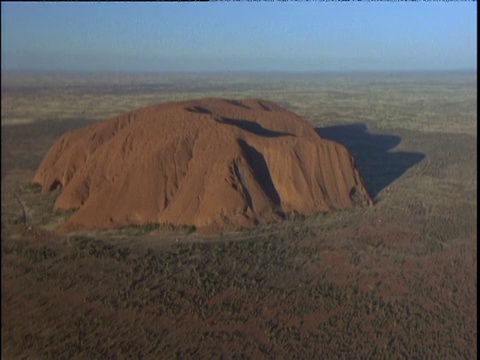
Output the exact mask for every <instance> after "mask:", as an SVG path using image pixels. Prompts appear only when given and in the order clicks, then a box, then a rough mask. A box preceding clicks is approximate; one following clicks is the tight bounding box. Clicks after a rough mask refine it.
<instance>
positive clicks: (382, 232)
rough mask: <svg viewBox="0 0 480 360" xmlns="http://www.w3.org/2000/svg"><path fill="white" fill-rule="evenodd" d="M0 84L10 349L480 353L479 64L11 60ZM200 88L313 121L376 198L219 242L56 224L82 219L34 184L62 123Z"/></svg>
mask: <svg viewBox="0 0 480 360" xmlns="http://www.w3.org/2000/svg"><path fill="white" fill-rule="evenodd" d="M1 86H2V95H1V105H2V106H1V124H2V356H4V357H7V358H24V357H32V358H61V357H68V358H72V357H73V358H115V357H129V358H158V357H159V356H163V357H166V358H174V357H177V358H204V357H212V356H213V357H221V356H223V357H226V358H235V356H237V357H238V358H240V354H244V355H245V356H246V357H247V358H294V357H295V356H298V357H299V358H352V357H353V358H415V357H418V358H439V359H440V358H442V359H446V358H466V359H470V358H472V359H473V358H476V357H477V344H476V338H477V320H476V318H477V317H476V314H477V296H476V292H477V272H476V266H477V256H476V254H477V252H476V250H477V227H476V224H477V200H476V199H477V180H476V175H477V163H476V158H477V155H476V152H477V145H476V144H477V135H476V133H477V75H476V72H449V73H447V72H429V73H426V72H425V73H421V72H416V73H413V72H411V73H368V74H366V73H358V74H355V73H349V74H340V73H323V74H322V73H308V74H307V73H305V74H286V73H270V74H52V73H51V74H33V73H30V74H27V73H23V74H21V73H5V74H2V84H1ZM203 97H223V98H231V99H243V98H261V99H266V100H270V101H273V102H275V103H277V104H279V105H282V106H284V107H286V108H288V109H290V110H291V111H293V112H295V113H296V114H298V115H300V116H302V117H304V118H305V119H306V120H308V121H309V122H311V123H312V125H313V126H315V127H316V128H317V132H318V133H319V135H320V136H322V137H325V138H328V139H332V140H335V141H338V142H340V143H342V144H344V145H345V146H346V147H347V148H348V149H349V150H350V152H351V154H352V155H353V156H354V158H355V162H356V165H357V166H358V168H359V170H360V173H361V175H362V176H363V179H364V181H365V184H366V187H367V189H368V190H369V191H370V193H371V195H372V197H374V198H375V204H374V206H371V207H366V208H361V209H356V210H354V211H340V212H335V213H331V214H319V215H318V216H314V217H310V218H306V219H304V218H302V217H299V218H292V219H288V220H286V221H284V222H282V223H280V224H265V225H261V226H259V227H258V228H257V229H255V230H245V231H240V232H236V233H231V234H224V235H221V236H216V237H209V238H206V237H201V236H199V235H197V234H195V233H187V232H185V231H182V230H175V229H162V228H160V229H151V228H138V227H131V228H127V229H120V230H115V231H98V232H95V233H81V234H72V235H70V236H60V235H58V234H55V233H54V232H52V231H51V229H52V228H53V227H54V225H55V224H58V223H59V222H60V221H63V220H64V219H65V217H66V216H68V214H57V213H55V212H54V211H53V210H52V205H53V201H54V199H55V196H56V195H58V193H57V194H55V193H53V194H50V195H48V196H45V195H42V194H40V193H39V192H38V189H36V188H34V187H32V186H31V185H29V184H28V183H29V181H30V179H31V178H32V176H33V173H34V171H35V169H36V168H37V166H38V164H39V162H40V161H41V159H42V157H43V156H44V155H45V153H46V152H47V151H48V149H49V147H50V146H51V145H52V144H53V142H54V141H55V139H56V138H57V137H58V136H60V135H61V134H62V133H63V132H65V131H67V130H69V129H73V128H75V127H79V126H82V125H86V124H88V123H90V122H92V121H99V120H102V119H105V118H109V117H112V116H115V115H119V114H121V113H123V112H127V111H131V110H134V109H137V108H139V107H144V106H148V105H153V104H157V103H160V102H166V101H180V100H186V99H192V98H203ZM22 208H23V210H25V211H26V213H27V214H26V215H27V218H28V219H25V214H24V213H23V212H22ZM26 220H28V221H27V222H28V224H27V225H28V226H26V224H25V221H26ZM152 230H153V231H152Z"/></svg>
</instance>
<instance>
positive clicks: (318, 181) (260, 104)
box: [33, 99, 371, 233]
mask: <svg viewBox="0 0 480 360" xmlns="http://www.w3.org/2000/svg"><path fill="white" fill-rule="evenodd" d="M33 182H34V183H38V184H40V185H41V186H42V191H44V192H48V191H50V190H53V189H54V188H56V187H57V186H61V188H62V192H61V195H60V196H59V197H58V198H57V200H56V202H55V208H56V209H64V210H68V209H78V211H76V212H75V213H74V214H73V215H72V216H71V217H70V219H69V220H68V221H67V222H66V223H65V224H63V225H62V226H60V228H59V230H62V231H75V230H88V229H96V228H112V227H118V226H123V225H128V224H148V223H159V224H166V223H170V224H173V225H178V226H181V225H193V226H195V227H196V228H197V229H198V230H201V231H203V232H209V233H215V232H220V231H230V230H235V229H238V228H241V227H251V226H254V225H256V224H258V223H262V222H269V221H279V220H281V219H282V218H283V217H284V215H285V214H287V213H292V212H295V213H298V214H303V215H312V214H315V213H319V212H328V211H332V210H335V209H348V208H353V207H354V206H356V205H363V204H370V203H371V199H370V197H369V195H368V194H367V191H366V189H365V187H364V185H363V182H362V179H361V177H360V175H359V173H358V171H357V169H356V168H355V166H354V160H353V158H352V156H351V155H350V154H349V153H348V151H347V149H346V148H345V147H344V146H342V145H340V144H338V143H335V142H333V141H329V140H325V139H322V138H320V137H319V135H318V134H317V133H316V132H315V129H314V128H313V127H312V126H311V125H310V124H309V123H308V122H307V121H305V120H303V119H302V118H300V117H299V116H297V115H295V114H294V113H292V112H290V111H288V110H286V109H283V108H281V107H279V106H277V105H275V104H273V103H271V102H268V101H264V100H254V99H250V100H242V101H234V100H224V99H202V100H192V101H185V102H173V103H165V104H160V105H155V106H150V107H147V108H143V109H140V110H136V111H133V112H130V113H127V114H123V115H120V116H117V117H114V118H111V119H108V120H105V121H102V122H98V123H95V124H93V125H89V126H87V127H84V128H81V129H77V130H74V131H70V132H67V133H65V134H64V135H63V136H62V137H61V138H60V139H58V141H56V143H55V144H54V145H53V147H52V148H51V149H50V151H49V152H48V153H47V155H46V156H45V158H44V159H43V161H42V162H41V164H40V166H39V168H38V170H37V172H36V174H35V176H34V178H33Z"/></svg>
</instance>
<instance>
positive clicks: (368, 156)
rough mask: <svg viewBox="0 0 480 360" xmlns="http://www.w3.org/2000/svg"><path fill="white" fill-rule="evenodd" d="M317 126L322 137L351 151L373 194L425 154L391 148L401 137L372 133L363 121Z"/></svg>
mask: <svg viewBox="0 0 480 360" xmlns="http://www.w3.org/2000/svg"><path fill="white" fill-rule="evenodd" d="M315 130H316V131H317V133H318V134H319V135H320V137H322V138H324V139H328V140H333V141H336V142H338V143H340V144H342V145H344V146H345V147H346V148H347V149H348V150H349V151H350V153H351V154H352V155H353V157H354V158H355V165H356V167H357V169H358V170H359V171H360V175H361V176H362V178H363V181H364V183H365V186H366V188H367V190H368V191H369V194H370V196H372V198H375V197H376V196H377V195H378V193H379V192H380V191H382V190H383V189H384V188H386V187H387V186H388V185H390V184H391V183H392V182H393V181H395V180H396V179H398V178H399V177H400V176H402V175H403V174H404V173H405V172H406V171H407V170H408V169H409V168H411V167H412V166H414V165H415V164H418V163H419V162H420V161H422V160H423V159H424V158H425V154H423V153H420V152H405V151H395V152H391V151H390V150H391V149H393V148H394V147H395V146H397V145H398V144H400V142H401V141H402V139H401V137H400V136H396V135H388V134H371V133H369V132H368V128H367V126H366V125H365V124H363V123H357V124H348V125H337V126H328V127H324V128H316V129H315Z"/></svg>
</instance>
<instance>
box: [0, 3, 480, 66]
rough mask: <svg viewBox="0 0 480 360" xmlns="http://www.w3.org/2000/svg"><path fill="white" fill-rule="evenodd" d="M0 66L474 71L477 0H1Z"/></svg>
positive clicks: (475, 60) (475, 61)
mask: <svg viewBox="0 0 480 360" xmlns="http://www.w3.org/2000/svg"><path fill="white" fill-rule="evenodd" d="M1 20H2V23H1V30H2V34H1V36H2V70H49V71H221V72H223V71H376V70H378V71H395V70H457V69H458V70H460V69H475V70H476V63H477V35H476V33H477V4H476V2H455V1H453V2H388V1H386V2H317V1H310V2H294V1H287V2H277V1H272V2H268V1H263V2H247V1H242V2H212V3H200V2H191V3H180V2H178V3H175V2H172V3H154V2H147V3H122V2H117V3H94V2H88V3H65V2H64V3H48V2H30V3H14V2H3V1H2V3H1Z"/></svg>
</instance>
